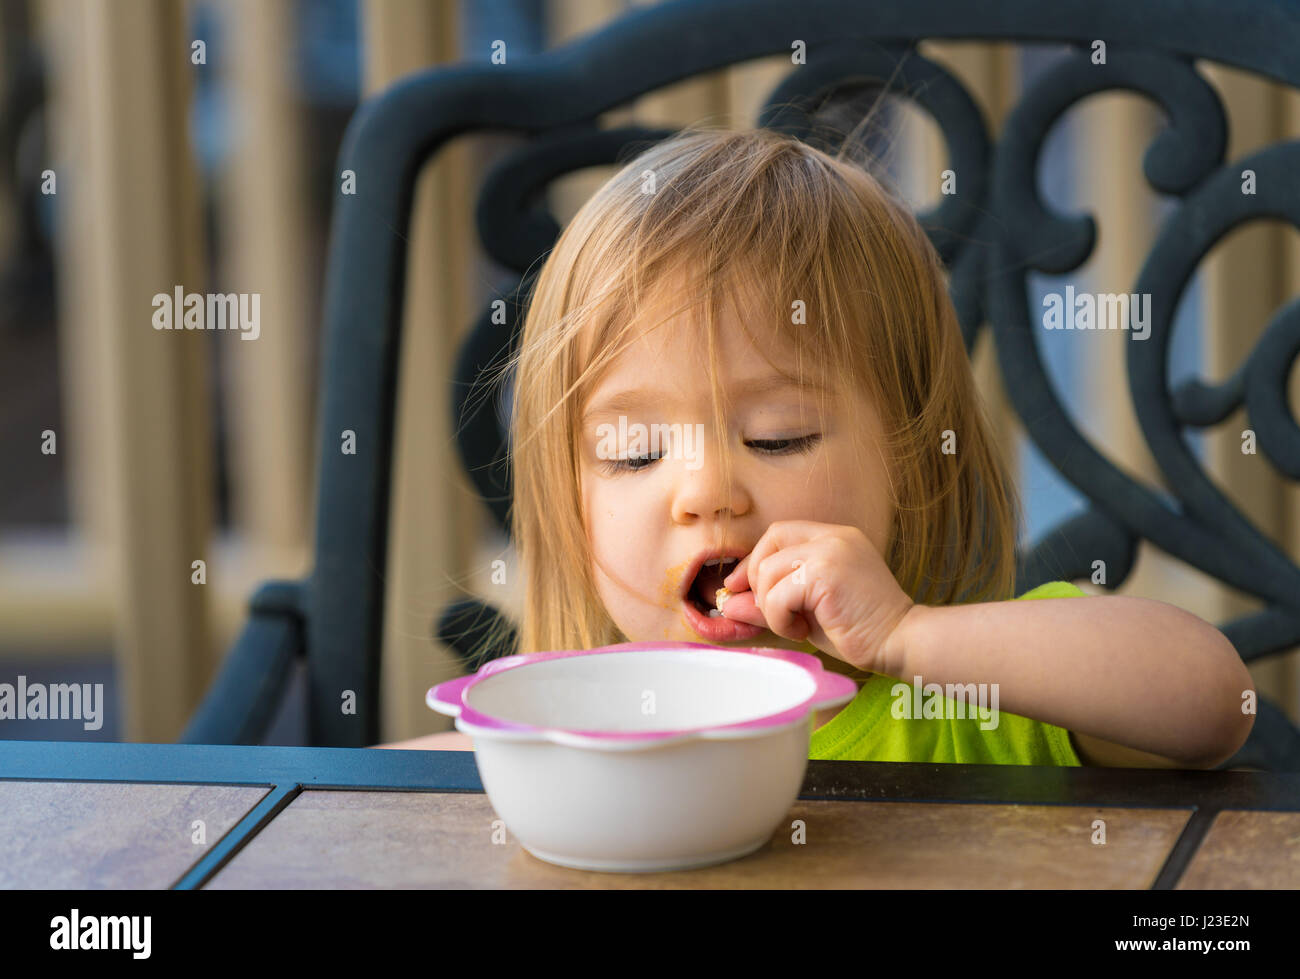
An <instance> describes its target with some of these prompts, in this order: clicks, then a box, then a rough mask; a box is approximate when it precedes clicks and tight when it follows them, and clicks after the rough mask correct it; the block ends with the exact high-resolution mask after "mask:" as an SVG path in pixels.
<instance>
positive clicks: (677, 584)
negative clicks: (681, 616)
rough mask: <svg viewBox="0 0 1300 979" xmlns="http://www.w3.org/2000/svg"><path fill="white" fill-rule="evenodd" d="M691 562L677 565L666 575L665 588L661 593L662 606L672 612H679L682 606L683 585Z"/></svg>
mask: <svg viewBox="0 0 1300 979" xmlns="http://www.w3.org/2000/svg"><path fill="white" fill-rule="evenodd" d="M690 564H691V562H690V561H683V562H682V563H681V564H675V565H673V566H672V567H671V568H669V569H668V571H667V572H666V573H665V575H664V583H663V588H662V589H661V591H660V596H659V597H660V604H661V605H662V607H663V608H666V609H668V610H670V611H673V612H675V611H677V610H678V608H679V607H680V606H681V604H682V597H681V596H682V585H683V584H684V583H685V580H686V571H687V569H688V568H689V567H690Z"/></svg>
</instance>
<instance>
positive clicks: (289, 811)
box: [0, 742, 1300, 889]
mask: <svg viewBox="0 0 1300 979" xmlns="http://www.w3.org/2000/svg"><path fill="white" fill-rule="evenodd" d="M788 820H789V821H788V823H783V824H782V825H781V826H778V827H777V829H776V832H775V833H774V834H773V836H772V838H771V840H769V842H768V843H767V844H766V845H765V846H763V847H762V848H761V849H760V850H758V851H756V852H755V853H753V854H750V855H749V856H747V857H744V858H742V859H739V860H733V861H730V862H728V863H725V864H720V865H718V866H715V867H706V868H701V869H697V870H690V871H678V872H671V873H656V874H609V873H595V872H590V871H580V870H571V869H568V868H563V867H556V866H553V865H552V864H549V863H546V862H545V861H542V860H539V859H537V858H536V857H534V856H532V855H531V854H530V853H528V852H527V851H526V850H525V849H524V848H523V847H522V846H520V845H519V843H518V841H516V840H514V839H513V838H512V837H511V835H510V834H509V833H508V832H505V833H502V832H501V828H500V824H499V823H498V822H497V816H496V813H495V812H494V810H493V809H492V806H491V804H490V802H489V800H488V798H487V796H486V795H484V794H483V791H482V785H481V783H480V782H479V780H478V772H477V768H476V767H475V765H474V756H473V754H472V753H471V752H421V751H385V750H376V749H341V748H282V747H237V746H209V745H147V744H88V743H61V742H0V886H3V887H11V888H12V887H55V888H97V887H106V888H165V887H180V888H193V887H203V886H206V887H211V888H215V889H222V888H256V889H267V888H393V887H401V888H405V887H435V888H449V887H450V888H620V889H624V888H791V889H803V888H882V889H885V888H944V889H960V888H1033V889H1038V888H1087V889H1109V888H1156V889H1167V888H1179V889H1185V888H1207V889H1212V888H1234V889H1241V888H1252V887H1259V888H1295V887H1300V776H1295V775H1277V774H1264V773H1247V772H1202V771H1188V772H1179V771H1168V770H1160V771H1153V770H1139V769H1098V768H1083V769H1062V768H1026V767H1020V766H984V765H907V764H892V763H878V762H810V763H809V766H808V772H807V775H806V777H805V781H804V786H803V791H802V792H801V794H800V797H799V799H798V800H797V801H796V802H795V804H794V805H793V806H792V808H791V810H790V813H789V817H788ZM494 824H495V825H494Z"/></svg>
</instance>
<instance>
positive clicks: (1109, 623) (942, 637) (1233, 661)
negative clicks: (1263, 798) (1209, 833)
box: [880, 596, 1253, 763]
mask: <svg viewBox="0 0 1300 979" xmlns="http://www.w3.org/2000/svg"><path fill="white" fill-rule="evenodd" d="M883 660H884V662H883V663H882V664H880V665H881V666H882V670H881V672H884V673H886V674H887V675H889V676H894V677H897V678H898V679H900V680H903V681H905V682H908V683H911V682H913V680H914V678H915V677H917V676H919V677H921V680H920V682H921V683H938V684H943V685H946V684H949V683H953V684H964V683H997V692H998V709H999V710H1005V711H1007V712H1008V713H1012V714H1019V715H1021V716H1025V717H1032V718H1036V719H1037V720H1040V721H1045V722H1047V723H1049V724H1055V725H1057V726H1059V727H1063V728H1066V729H1068V730H1072V731H1080V732H1083V733H1084V734H1089V735H1092V736H1093V737H1096V738H1101V739H1104V740H1106V741H1112V742H1115V743H1116V744H1122V745H1127V746H1129V747H1131V748H1136V749H1137V750H1139V751H1147V752H1151V753H1152V754H1157V755H1161V756H1163V757H1166V758H1172V759H1177V760H1181V761H1185V762H1188V763H1197V762H1200V761H1203V760H1204V759H1207V758H1214V757H1216V756H1218V755H1221V754H1222V755H1225V756H1226V753H1227V752H1229V750H1235V746H1236V745H1237V744H1239V743H1240V741H1241V740H1244V738H1245V736H1246V733H1247V732H1248V731H1249V729H1250V723H1251V720H1252V718H1251V717H1250V716H1248V715H1244V714H1242V712H1241V704H1242V693H1243V691H1245V690H1250V689H1253V684H1252V682H1251V679H1250V673H1249V672H1248V671H1247V669H1246V667H1245V665H1244V664H1243V663H1242V662H1241V659H1240V657H1239V656H1238V655H1237V652H1236V650H1235V649H1233V647H1232V644H1231V643H1229V642H1228V640H1227V638H1226V637H1225V636H1224V635H1223V634H1222V633H1221V632H1219V631H1218V630H1217V629H1215V628H1214V627H1213V626H1211V625H1209V624H1208V623H1206V622H1203V621H1202V620H1201V619H1199V618H1197V617H1196V616H1194V615H1192V614H1191V613H1189V612H1185V611H1183V610H1182V609H1179V608H1176V607H1175V606H1172V605H1167V604H1165V603H1163V602H1156V601H1151V600H1148V599H1142V598H1128V597H1120V596H1105V597H1089V598H1087V599H1086V600H1085V599H1078V598H1057V599H1035V600H1033V601H1019V602H1017V601H1011V602H987V603H980V604H973V605H953V606H944V607H937V606H916V607H914V608H913V609H912V610H911V611H910V612H909V613H908V615H907V616H906V617H905V618H904V620H903V622H902V623H901V624H900V625H899V627H898V628H897V629H896V630H895V632H894V634H893V635H892V636H891V637H890V640H889V642H887V643H886V646H885V650H884V656H883Z"/></svg>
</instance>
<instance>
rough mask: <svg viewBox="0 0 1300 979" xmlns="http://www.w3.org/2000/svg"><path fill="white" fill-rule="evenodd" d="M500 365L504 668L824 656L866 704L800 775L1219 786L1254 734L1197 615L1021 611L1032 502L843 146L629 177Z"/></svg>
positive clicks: (600, 196)
mask: <svg viewBox="0 0 1300 979" xmlns="http://www.w3.org/2000/svg"><path fill="white" fill-rule="evenodd" d="M848 145H849V144H848V143H847V142H846V144H845V147H846V149H847V147H848ZM511 368H513V369H514V370H515V387H514V395H513V409H512V417H511V433H512V446H511V449H512V453H513V457H512V459H513V462H512V471H513V478H514V509H513V532H514V537H515V542H516V545H517V547H518V553H519V559H520V564H521V567H522V569H523V574H524V576H525V581H524V611H523V617H522V621H521V622H520V623H518V627H519V647H518V648H517V649H511V650H509V651H510V652H522V651H532V650H552V649H578V648H592V647H595V646H603V645H608V644H612V643H618V642H625V641H630V640H631V641H652V640H661V639H665V640H690V641H696V642H708V643H712V644H715V645H721V646H728V645H736V646H776V647H784V648H789V649H800V650H804V651H806V652H809V653H812V654H813V655H816V656H817V657H818V658H819V659H820V660H821V662H822V664H823V666H824V667H825V668H827V669H831V670H836V671H838V672H841V673H844V674H846V675H848V676H851V677H853V678H854V679H856V680H859V681H861V688H860V690H859V693H858V695H857V696H856V698H855V699H854V700H853V701H852V702H850V703H849V704H847V705H846V706H844V707H843V708H837V709H831V710H826V711H822V712H821V713H820V714H819V715H818V716H817V717H815V718H814V722H813V727H814V731H813V734H812V744H811V751H810V757H811V758H849V759H872V760H889V761H921V762H932V761H939V762H971V763H1008V764H1030V765H1078V764H1080V763H1083V764H1091V765H1133V766H1141V767H1153V766H1164V767H1195V768H1208V767H1213V766H1216V765H1218V764H1220V763H1222V762H1223V761H1225V760H1226V759H1227V758H1229V757H1230V756H1232V755H1233V754H1234V753H1235V752H1236V751H1237V750H1238V749H1239V748H1240V746H1241V745H1242V744H1243V742H1244V741H1245V739H1246V736H1247V734H1248V733H1249V731H1250V728H1251V724H1252V721H1253V715H1250V714H1246V713H1243V711H1242V709H1241V704H1242V701H1243V693H1244V691H1247V690H1250V689H1252V684H1251V679H1250V675H1249V673H1248V672H1247V670H1246V668H1245V666H1244V665H1243V663H1242V662H1241V659H1240V657H1239V656H1238V655H1237V653H1236V651H1235V650H1234V649H1233V647H1232V645H1231V644H1230V643H1229V642H1228V641H1227V639H1226V638H1225V637H1224V636H1223V635H1222V634H1221V633H1220V632H1219V631H1217V630H1216V629H1214V628H1213V627H1212V626H1210V625H1208V624H1207V623H1205V622H1203V621H1201V620H1200V619H1199V618H1197V617H1196V616H1194V615H1191V614H1189V613H1187V612H1185V611H1182V610H1180V609H1178V608H1175V607H1173V606H1170V605H1166V604H1163V603H1160V602H1155V601H1150V600H1145V599H1140V598H1128V597H1119V596H1105V597H1101V596H1086V597H1085V596H1083V593H1082V592H1081V591H1080V590H1079V589H1078V588H1076V587H1074V586H1073V585H1071V584H1068V583H1065V582H1050V583H1047V584H1045V585H1042V586H1040V587H1039V588H1035V589H1034V590H1032V591H1030V592H1027V593H1026V594H1023V595H1021V596H1019V598H1020V599H1039V600H1035V601H1021V600H1017V601H1012V600H1010V599H1013V598H1014V597H1015V596H1014V595H1013V587H1014V580H1015V567H1014V561H1015V531H1016V525H1017V503H1016V500H1015V498H1014V494H1013V491H1012V489H1011V487H1010V484H1009V482H1008V480H1007V477H1006V474H1005V472H1004V467H1003V463H1002V462H1001V460H1000V457H999V455H998V451H997V448H996V446H995V445H994V443H993V442H992V440H991V438H990V435H989V430H988V426H987V422H986V420H985V418H984V415H983V409H982V407H981V403H980V399H979V396H978V394H977V391H976V388H975V385H974V380H973V377H972V374H971V369H970V365H969V361H968V358H967V354H966V350H965V348H964V345H963V343H962V338H961V333H960V330H959V327H958V324H957V320H956V314H955V311H954V309H953V306H952V303H951V302H950V300H949V297H948V292H947V287H946V284H945V276H944V269H943V267H942V264H941V261H940V259H939V257H938V255H937V253H936V252H935V250H934V248H933V247H932V246H931V244H930V242H929V240H928V239H927V238H926V236H925V233H924V232H923V230H922V229H921V227H920V226H919V225H918V223H917V222H916V220H915V218H914V217H913V216H912V214H911V213H910V212H909V210H908V209H907V208H906V207H905V206H904V205H902V204H901V203H899V202H898V201H897V200H895V199H894V198H893V197H892V196H891V195H890V194H889V193H887V192H886V191H885V190H884V189H883V188H882V186H881V184H880V183H879V182H878V181H877V180H876V179H875V178H874V177H872V176H871V175H870V174H869V173H868V172H867V170H865V169H864V168H863V167H861V166H859V165H856V164H854V163H852V162H849V161H848V160H847V159H846V157H845V151H844V150H841V151H840V153H839V155H837V156H831V155H829V154H828V153H825V152H822V151H820V150H818V149H815V148H813V147H811V146H809V145H807V144H805V143H803V142H801V141H798V140H795V139H793V138H790V137H787V136H783V135H780V134H777V133H775V132H772V131H769V130H763V129H760V130H752V131H744V132H735V131H714V130H706V129H690V130H686V131H684V132H682V133H681V134H679V135H677V136H676V137H674V138H672V139H669V140H666V141H664V142H661V143H659V144H657V145H655V146H654V147H652V148H651V149H649V150H648V151H646V152H645V153H643V154H642V155H640V156H638V157H637V158H635V159H634V160H632V161H631V162H630V163H628V164H627V165H626V166H625V167H624V168H623V169H622V170H621V171H620V172H619V173H618V174H617V175H615V176H614V177H613V178H612V179H611V180H609V181H608V182H607V183H606V184H605V185H604V186H603V187H601V188H600V190H599V191H597V193H596V194H595V195H594V196H593V197H592V198H591V199H590V200H589V201H588V202H587V203H586V204H585V205H584V206H583V208H582V209H581V210H580V211H579V213H578V214H577V215H576V216H575V217H574V219H573V220H572V221H571V222H570V224H569V225H568V227H567V228H566V229H565V231H564V233H563V234H562V235H561V236H560V238H559V240H558V242H557V243H556V245H555V248H554V249H553V250H552V252H551V253H550V255H549V256H548V258H547V259H546V263H545V266H544V268H543V269H542V272H541V274H540V277H539V279H538V281H537V284H536V288H535V290H534V292H533V294H532V297H531V300H530V303H529V308H528V316H527V320H526V322H525V326H524V331H523V336H522V339H521V344H520V348H519V350H518V353H517V355H516V357H515V359H514V361H513V362H512V363H510V364H507V365H506V367H505V368H504V369H505V370H510V369H511ZM719 589H725V591H722V592H720V591H719ZM1079 597H1085V598H1086V600H1084V601H1077V600H1074V599H1077V598H1079ZM1067 599H1069V600H1067ZM719 606H721V608H719ZM384 747H422V748H453V747H458V748H469V747H470V742H469V739H468V738H467V737H466V736H464V735H462V734H460V733H459V732H452V733H450V734H440V735H434V736H431V737H428V738H418V739H415V740H413V741H408V742H403V743H402V744H400V745H388V746H384Z"/></svg>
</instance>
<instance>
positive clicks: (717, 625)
mask: <svg viewBox="0 0 1300 979" xmlns="http://www.w3.org/2000/svg"><path fill="white" fill-rule="evenodd" d="M682 604H683V605H684V606H685V608H686V621H687V622H689V623H690V626H691V628H692V629H694V630H695V631H696V632H697V633H699V634H700V636H701V637H702V638H704V639H707V640H708V641H709V642H728V641H731V640H736V639H753V638H754V637H755V636H760V635H762V634H763V633H764V632H766V631H767V630H766V629H764V628H763V627H762V626H761V625H750V624H749V623H748V622H737V621H736V620H735V619H727V618H723V617H722V616H721V615H718V616H715V617H713V618H710V617H709V616H707V615H705V614H704V613H703V612H701V611H700V610H699V609H697V608H696V607H695V603H694V602H693V601H691V600H690V599H689V598H685V599H683V600H682Z"/></svg>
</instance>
